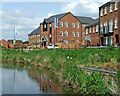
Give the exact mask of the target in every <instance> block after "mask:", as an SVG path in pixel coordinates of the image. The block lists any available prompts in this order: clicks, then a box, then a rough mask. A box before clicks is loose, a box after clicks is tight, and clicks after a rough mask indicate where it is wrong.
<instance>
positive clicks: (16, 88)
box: [2, 64, 67, 94]
mask: <svg viewBox="0 0 120 96" xmlns="http://www.w3.org/2000/svg"><path fill="white" fill-rule="evenodd" d="M4 65H5V64H4ZM6 66H7V68H4V67H3V68H2V93H3V94H43V93H50V94H63V93H64V92H67V91H65V88H62V87H61V86H60V85H59V84H58V83H57V79H56V78H55V76H54V75H51V74H49V73H50V72H49V71H46V70H44V69H39V70H38V69H36V68H34V67H32V68H28V70H27V69H26V70H25V69H24V67H25V66H23V67H20V66H19V67H18V66H17V67H16V66H14V68H13V67H12V69H11V68H10V66H9V64H6ZM18 68H21V71H19V69H18ZM53 77H54V78H53ZM53 79H54V80H53Z"/></svg>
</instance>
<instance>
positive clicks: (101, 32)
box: [100, 23, 103, 34]
mask: <svg viewBox="0 0 120 96" xmlns="http://www.w3.org/2000/svg"><path fill="white" fill-rule="evenodd" d="M100 34H103V23H101V25H100Z"/></svg>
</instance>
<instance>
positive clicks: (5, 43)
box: [0, 39, 9, 48]
mask: <svg viewBox="0 0 120 96" xmlns="http://www.w3.org/2000/svg"><path fill="white" fill-rule="evenodd" d="M0 43H1V46H4V47H6V48H8V47H9V43H8V42H7V41H6V40H4V39H2V40H1V41H0Z"/></svg>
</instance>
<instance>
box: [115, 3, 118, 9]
mask: <svg viewBox="0 0 120 96" xmlns="http://www.w3.org/2000/svg"><path fill="white" fill-rule="evenodd" d="M116 10H118V2H117V1H116V2H115V11H116Z"/></svg>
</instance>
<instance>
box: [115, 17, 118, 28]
mask: <svg viewBox="0 0 120 96" xmlns="http://www.w3.org/2000/svg"><path fill="white" fill-rule="evenodd" d="M115 28H118V19H117V18H115Z"/></svg>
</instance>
